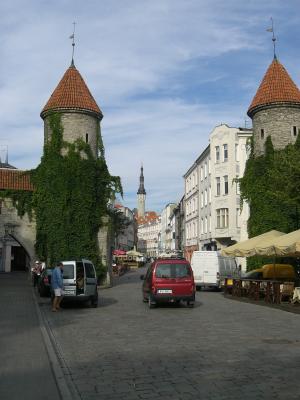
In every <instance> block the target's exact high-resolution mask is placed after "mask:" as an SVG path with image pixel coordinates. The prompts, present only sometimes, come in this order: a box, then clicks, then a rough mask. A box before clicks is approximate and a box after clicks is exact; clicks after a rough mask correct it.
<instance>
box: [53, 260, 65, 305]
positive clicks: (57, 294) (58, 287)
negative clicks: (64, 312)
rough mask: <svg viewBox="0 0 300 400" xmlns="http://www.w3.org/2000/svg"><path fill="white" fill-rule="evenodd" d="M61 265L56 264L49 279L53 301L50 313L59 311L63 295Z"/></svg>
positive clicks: (62, 266)
mask: <svg viewBox="0 0 300 400" xmlns="http://www.w3.org/2000/svg"><path fill="white" fill-rule="evenodd" d="M63 268H64V265H63V263H61V262H60V263H58V265H57V266H56V267H55V268H54V270H53V272H52V277H51V286H52V290H53V292H54V299H53V303H52V311H57V310H59V309H60V303H61V301H62V298H63V294H64V290H63V289H64V284H63Z"/></svg>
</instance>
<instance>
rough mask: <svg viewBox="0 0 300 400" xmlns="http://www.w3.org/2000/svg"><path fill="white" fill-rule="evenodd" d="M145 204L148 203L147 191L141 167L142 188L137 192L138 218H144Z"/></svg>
mask: <svg viewBox="0 0 300 400" xmlns="http://www.w3.org/2000/svg"><path fill="white" fill-rule="evenodd" d="M145 202H146V190H145V187H144V174H143V166H141V174H140V186H139V189H138V191H137V209H138V217H144V215H145Z"/></svg>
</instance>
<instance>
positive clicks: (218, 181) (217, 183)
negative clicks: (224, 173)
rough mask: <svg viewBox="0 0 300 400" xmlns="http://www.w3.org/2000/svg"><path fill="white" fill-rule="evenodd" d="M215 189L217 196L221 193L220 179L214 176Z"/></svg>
mask: <svg viewBox="0 0 300 400" xmlns="http://www.w3.org/2000/svg"><path fill="white" fill-rule="evenodd" d="M216 191H217V196H220V194H221V179H220V178H216Z"/></svg>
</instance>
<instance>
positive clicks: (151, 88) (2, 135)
mask: <svg viewBox="0 0 300 400" xmlns="http://www.w3.org/2000/svg"><path fill="white" fill-rule="evenodd" d="M0 15H1V23H0V60H1V63H0V150H1V151H0V154H3V149H5V148H6V146H8V151H9V162H10V163H11V164H12V165H14V166H16V167H17V168H20V169H29V168H34V167H36V166H37V165H38V164H39V162H40V158H41V154H42V148H43V121H42V120H41V118H40V116H39V114H40V111H41V110H42V108H43V106H44V105H45V103H46V101H47V100H48V99H49V97H50V95H51V93H52V91H53V90H54V89H55V87H56V86H57V84H58V82H59V80H60V79H61V77H62V75H63V74H64V72H65V71H66V69H67V68H68V67H69V65H70V61H71V51H72V46H71V40H70V39H69V36H70V35H71V34H72V31H73V25H72V22H73V21H76V23H77V25H76V34H75V35H76V47H75V65H76V67H77V69H78V70H79V71H80V73H81V75H82V76H83V78H84V79H85V81H86V83H87V85H88V87H89V88H90V90H91V92H92V94H93V96H94V98H95V99H96V101H97V103H98V105H99V106H100V108H101V110H102V111H103V114H104V119H103V121H102V124H101V127H102V136H103V141H104V145H105V151H106V160H107V164H108V167H109V170H110V172H111V174H113V175H119V176H121V179H122V183H123V188H124V193H125V195H124V199H123V200H122V203H123V204H124V205H126V206H128V207H130V208H134V207H136V192H137V189H138V184H139V182H138V181H139V173H140V166H141V163H143V166H144V176H145V188H146V191H147V197H146V209H148V210H155V211H158V212H160V211H161V210H162V209H163V207H164V205H166V204H167V203H169V202H177V201H179V200H180V198H181V197H182V195H183V190H184V189H183V178H182V176H183V174H184V173H185V172H186V171H187V170H188V168H189V167H190V166H191V165H192V163H193V162H194V161H195V159H196V158H197V157H198V156H199V155H200V154H201V152H202V151H203V150H204V148H205V147H206V146H207V145H208V136H209V133H210V132H211V131H212V129H213V128H214V127H215V126H216V125H218V124H220V123H227V124H228V125H230V126H245V118H246V113H247V109H248V106H249V104H250V103H251V100H252V98H253V96H254V94H255V92H256V90H257V88H258V85H259V83H260V81H261V79H262V77H263V75H264V73H265V71H266V69H267V67H268V66H269V64H270V63H271V61H272V58H273V48H272V41H271V37H272V35H271V33H269V32H267V31H266V29H267V28H269V27H270V17H271V16H272V17H273V19H274V23H275V34H276V36H277V37H278V40H277V55H278V58H279V60H280V61H281V62H282V64H283V65H284V66H285V67H286V69H287V70H288V72H289V74H290V75H291V77H292V79H293V80H294V82H295V83H296V84H297V85H298V86H300V51H299V33H300V32H299V31H300V17H299V16H300V3H299V1H298V0H289V1H285V2H284V1H281V0H269V1H267V2H262V1H261V0H260V1H258V0H249V1H248V2H244V1H242V0H240V1H237V0H227V1H223V0H222V1H221V0H151V1H150V0H101V1H97V0H92V1H91V0H86V1H84V2H83V1H81V0H80V1H77V0H73V1H69V0H60V1H58V0H53V1H46V0H45V1H44V0H40V1H37V0H36V1H34V0H27V1H25V0H24V1H21V0H19V1H18V0H10V2H8V1H7V2H4V1H3V2H1V3H0ZM247 126H248V127H250V126H251V122H250V121H249V119H248V121H247Z"/></svg>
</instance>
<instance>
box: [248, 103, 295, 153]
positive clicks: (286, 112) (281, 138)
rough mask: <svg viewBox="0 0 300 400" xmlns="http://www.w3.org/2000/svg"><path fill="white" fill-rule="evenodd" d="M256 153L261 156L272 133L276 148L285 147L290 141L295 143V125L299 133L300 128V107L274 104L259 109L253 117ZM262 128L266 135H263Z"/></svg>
mask: <svg viewBox="0 0 300 400" xmlns="http://www.w3.org/2000/svg"><path fill="white" fill-rule="evenodd" d="M252 122H253V136H254V154H255V155H256V156H259V155H261V154H263V153H264V151H265V148H264V145H265V141H266V138H267V137H268V136H269V135H271V137H272V142H273V145H274V148H275V149H283V148H284V147H286V145H287V144H289V143H295V141H296V136H294V134H293V127H294V126H296V128H297V134H298V132H299V129H300V107H299V108H297V107H290V106H274V105H272V107H271V106H270V107H266V108H263V109H262V110H260V111H257V112H256V113H255V114H254V116H253V118H252ZM261 129H263V130H264V137H263V138H262V137H261Z"/></svg>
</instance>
